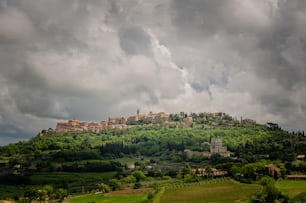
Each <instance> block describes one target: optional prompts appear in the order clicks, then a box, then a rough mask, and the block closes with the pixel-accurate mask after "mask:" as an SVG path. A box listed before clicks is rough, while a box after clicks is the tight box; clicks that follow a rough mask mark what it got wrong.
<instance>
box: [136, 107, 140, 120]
mask: <svg viewBox="0 0 306 203" xmlns="http://www.w3.org/2000/svg"><path fill="white" fill-rule="evenodd" d="M139 119H140V114H139V109H137V111H136V120H139Z"/></svg>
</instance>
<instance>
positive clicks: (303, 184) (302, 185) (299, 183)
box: [276, 180, 306, 197]
mask: <svg viewBox="0 0 306 203" xmlns="http://www.w3.org/2000/svg"><path fill="white" fill-rule="evenodd" d="M276 187H278V189H279V190H280V191H281V192H283V193H284V194H287V195H289V196H290V197H294V196H296V195H298V194H299V193H302V192H306V181H305V180H279V181H277V182H276Z"/></svg>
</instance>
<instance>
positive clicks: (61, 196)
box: [55, 188, 68, 200]
mask: <svg viewBox="0 0 306 203" xmlns="http://www.w3.org/2000/svg"><path fill="white" fill-rule="evenodd" d="M67 196H68V191H67V190H65V189H63V188H59V189H58V190H56V191H55V197H56V198H57V199H60V200H64V199H65V198H66V197H67Z"/></svg>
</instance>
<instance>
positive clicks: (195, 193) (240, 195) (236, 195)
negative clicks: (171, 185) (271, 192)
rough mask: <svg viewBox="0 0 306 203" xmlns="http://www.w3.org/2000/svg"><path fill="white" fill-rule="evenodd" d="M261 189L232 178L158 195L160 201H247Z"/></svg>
mask: <svg viewBox="0 0 306 203" xmlns="http://www.w3.org/2000/svg"><path fill="white" fill-rule="evenodd" d="M260 190H261V186H259V185H255V184H250V185H247V184H241V183H238V182H235V181H233V180H228V181H224V182H220V183H210V184H205V185H197V186H191V187H182V188H175V189H166V190H165V191H164V193H163V195H162V196H161V197H160V201H159V202H160V203H171V202H175V203H183V202H186V203H187V202H188V203H189V202H192V203H201V202H206V203H209V202H214V203H223V202H224V203H228V202H248V201H249V199H250V198H251V197H253V196H255V195H256V194H258V193H259V192H260Z"/></svg>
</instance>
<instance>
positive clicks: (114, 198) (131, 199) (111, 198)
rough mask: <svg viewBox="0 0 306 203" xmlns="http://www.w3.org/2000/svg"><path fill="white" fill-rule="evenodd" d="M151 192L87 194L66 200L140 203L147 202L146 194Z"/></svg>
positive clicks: (71, 202) (126, 191)
mask: <svg viewBox="0 0 306 203" xmlns="http://www.w3.org/2000/svg"><path fill="white" fill-rule="evenodd" d="M149 192H152V190H122V191H115V192H111V193H108V194H105V195H103V194H87V195H81V196H74V197H70V198H69V199H68V203H89V202H96V203H122V202H124V203H142V202H143V201H145V200H147V194H148V193H149Z"/></svg>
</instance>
